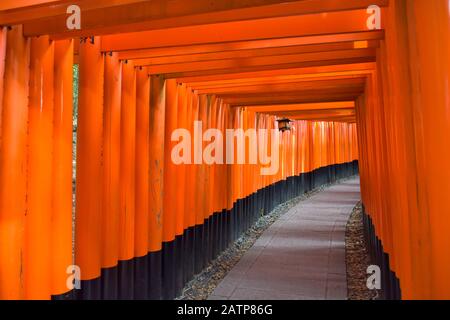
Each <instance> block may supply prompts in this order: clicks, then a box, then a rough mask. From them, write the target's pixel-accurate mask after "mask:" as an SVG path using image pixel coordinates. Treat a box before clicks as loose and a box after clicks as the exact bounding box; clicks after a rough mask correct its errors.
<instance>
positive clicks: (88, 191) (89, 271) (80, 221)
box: [75, 38, 104, 280]
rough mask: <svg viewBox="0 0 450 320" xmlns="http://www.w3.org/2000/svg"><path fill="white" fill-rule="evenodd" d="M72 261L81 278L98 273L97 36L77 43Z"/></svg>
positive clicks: (99, 107)
mask: <svg viewBox="0 0 450 320" xmlns="http://www.w3.org/2000/svg"><path fill="white" fill-rule="evenodd" d="M79 58H80V65H79V96H78V121H79V124H78V131H77V176H76V221H75V223H76V225H75V252H76V254H75V264H76V265H78V266H79V267H80V269H81V279H82V280H92V279H95V278H97V277H99V276H100V268H101V228H102V226H101V212H102V201H101V198H102V185H103V184H102V181H103V180H102V146H103V125H102V124H103V76H104V56H103V55H102V54H101V52H100V39H99V38H94V43H91V41H90V40H88V41H87V42H84V43H82V44H80V57H79Z"/></svg>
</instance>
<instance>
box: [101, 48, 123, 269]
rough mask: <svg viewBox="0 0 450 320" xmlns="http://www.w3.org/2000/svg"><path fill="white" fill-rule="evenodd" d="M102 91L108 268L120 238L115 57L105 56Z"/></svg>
mask: <svg viewBox="0 0 450 320" xmlns="http://www.w3.org/2000/svg"><path fill="white" fill-rule="evenodd" d="M104 90H105V94H104V111H103V202H102V204H103V211H102V267H103V268H111V267H115V266H117V263H118V260H119V238H120V237H119V212H120V188H121V187H120V186H121V181H120V155H121V151H120V147H121V146H120V135H121V133H120V132H121V130H120V127H121V96H122V63H121V62H120V61H119V59H118V57H117V54H113V55H112V56H110V55H106V56H105V80H104Z"/></svg>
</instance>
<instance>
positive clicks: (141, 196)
mask: <svg viewBox="0 0 450 320" xmlns="http://www.w3.org/2000/svg"><path fill="white" fill-rule="evenodd" d="M149 152H150V77H149V76H148V74H147V72H145V70H141V69H139V68H137V70H136V190H135V193H136V217H135V219H136V221H135V230H134V233H135V239H134V240H135V248H134V256H135V257H143V256H145V255H147V253H148V244H149V241H148V239H149V232H150V230H149V223H148V221H149V210H150V205H151V203H150V202H149V192H148V190H149V186H150V176H149V166H150V154H149Z"/></svg>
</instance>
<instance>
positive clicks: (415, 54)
mask: <svg viewBox="0 0 450 320" xmlns="http://www.w3.org/2000/svg"><path fill="white" fill-rule="evenodd" d="M406 14H407V19H408V37H409V48H410V52H409V65H410V67H411V82H412V90H411V91H410V93H411V100H412V106H411V114H412V116H413V121H414V131H415V142H416V144H415V147H416V149H415V150H416V159H417V179H418V189H419V190H418V191H419V194H418V199H417V200H416V201H417V202H418V205H419V209H420V218H419V219H415V220H416V221H417V226H416V230H417V231H416V232H417V233H416V234H414V238H419V239H420V240H416V241H420V243H421V244H423V243H429V244H430V247H429V248H430V251H431V252H430V253H429V255H428V256H424V257H423V259H428V257H431V261H430V266H431V269H430V270H424V268H423V267H422V268H421V270H420V271H422V272H421V273H417V274H415V277H420V276H421V275H422V274H423V273H425V272H426V273H427V274H429V275H430V276H431V287H432V289H431V296H418V297H419V298H433V299H449V298H450V289H449V288H450V272H449V270H450V254H449V253H448V248H449V247H450V237H449V232H448V230H449V229H450V204H449V202H448V201H447V198H448V195H449V194H450V170H449V163H450V140H449V139H448V136H449V132H450V116H449V103H450V101H449V94H450V81H449V78H450V59H449V57H450V3H449V1H446V0H437V1H424V0H416V1H407V5H406ZM425 219H429V224H430V225H429V226H430V229H427V228H426V227H427V225H426V224H425V223H424V220H425ZM421 253H425V252H423V251H422V252H421ZM415 254H417V253H415ZM418 262H419V263H420V262H422V264H423V260H422V261H421V260H419V261H418ZM418 280H420V279H418ZM419 283H420V282H419ZM420 289H421V288H415V291H417V290H420Z"/></svg>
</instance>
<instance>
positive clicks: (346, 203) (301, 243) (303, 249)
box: [209, 179, 360, 300]
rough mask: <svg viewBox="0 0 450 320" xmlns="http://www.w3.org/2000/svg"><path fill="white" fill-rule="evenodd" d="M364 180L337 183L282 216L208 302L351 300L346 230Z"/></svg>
mask: <svg viewBox="0 0 450 320" xmlns="http://www.w3.org/2000/svg"><path fill="white" fill-rule="evenodd" d="M359 200H360V192H359V179H351V180H347V181H345V182H343V183H341V184H337V185H333V186H331V187H328V188H326V189H325V190H324V191H322V192H319V193H317V194H315V195H313V196H312V197H311V198H309V199H306V200H305V201H302V202H300V203H299V204H298V205H296V206H295V207H293V208H291V209H290V210H289V211H288V212H287V213H286V214H284V215H283V216H281V217H280V219H279V220H277V221H276V222H275V223H274V224H273V225H272V226H271V227H269V228H268V229H267V230H266V231H265V232H264V234H263V235H262V236H261V237H260V238H259V239H258V241H257V242H256V243H255V245H254V246H253V247H252V248H251V249H250V250H249V251H248V252H247V253H246V254H245V255H244V256H243V258H242V259H241V260H240V261H239V263H238V264H237V265H236V266H235V267H234V268H233V269H232V271H231V272H230V273H229V274H228V275H227V276H226V277H225V279H224V280H223V281H222V282H221V283H220V284H219V286H218V287H217V288H216V290H215V292H214V294H213V295H212V296H210V298H209V299H232V300H235V299H236V300H237V299H239V300H240V299H249V300H253V299H263V300H265V299H346V298H347V279H346V267H345V227H346V223H347V220H348V218H349V216H350V213H351V212H352V209H353V207H354V206H355V205H356V203H357V202H358V201H359Z"/></svg>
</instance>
